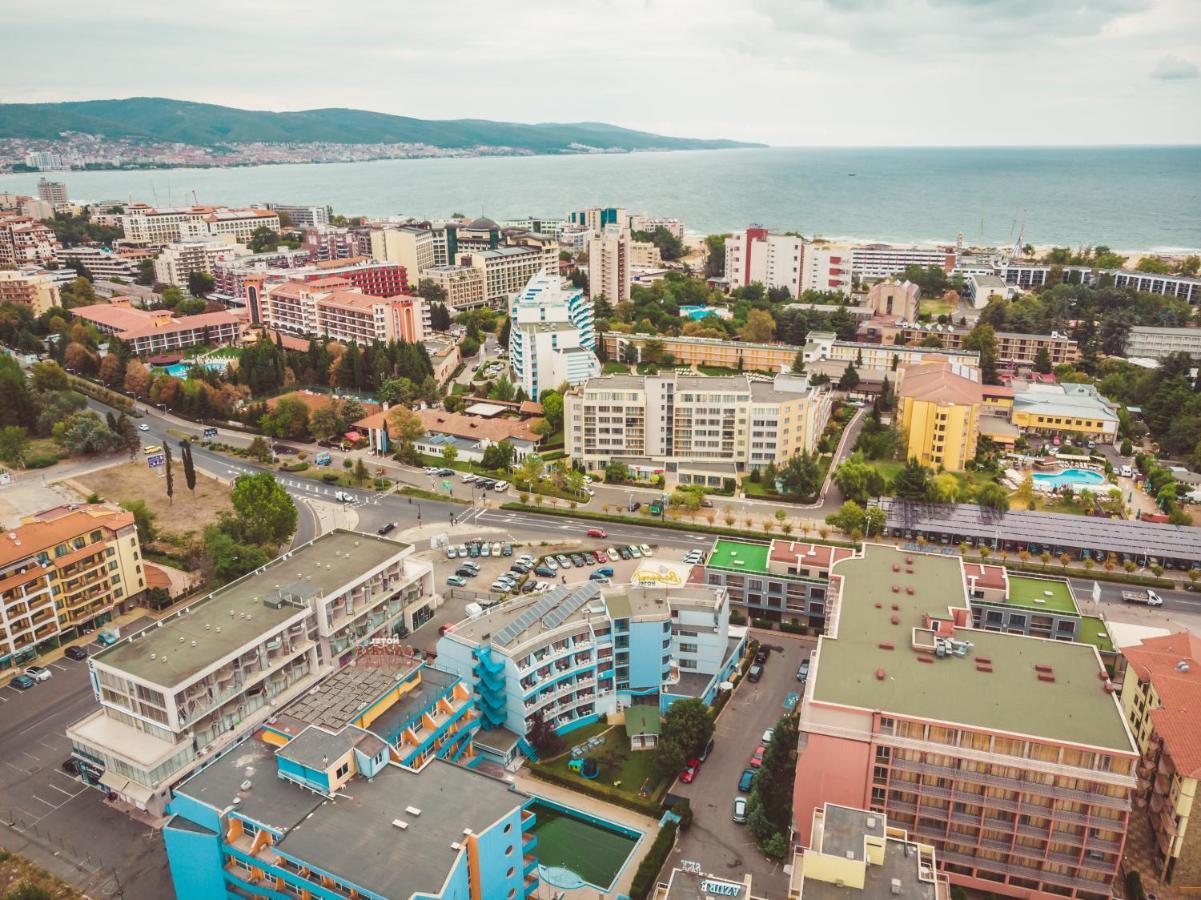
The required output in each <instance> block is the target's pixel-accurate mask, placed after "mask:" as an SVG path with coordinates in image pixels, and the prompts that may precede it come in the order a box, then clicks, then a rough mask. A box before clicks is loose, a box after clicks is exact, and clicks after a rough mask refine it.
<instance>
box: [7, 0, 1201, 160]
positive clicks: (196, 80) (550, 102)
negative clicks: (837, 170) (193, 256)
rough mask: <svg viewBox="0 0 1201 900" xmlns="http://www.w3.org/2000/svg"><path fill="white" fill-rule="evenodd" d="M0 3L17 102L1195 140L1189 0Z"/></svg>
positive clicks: (788, 130) (1054, 140)
mask: <svg viewBox="0 0 1201 900" xmlns="http://www.w3.org/2000/svg"><path fill="white" fill-rule="evenodd" d="M306 7H307V8H306ZM3 8H4V12H3V14H2V15H3V23H4V25H3V30H4V33H5V41H4V52H3V53H0V99H2V100H4V101H8V102H30V101H53V100H83V99H94V98H109V97H129V96H161V97H173V98H178V99H187V100H197V101H206V102H212V103H221V104H226V105H230V106H239V107H249V108H258V109H274V110H295V109H310V108H314V107H323V106H346V107H356V108H361V109H371V110H378V111H381V112H389V113H397V114H404V115H411V116H419V117H422V118H434V119H437V118H459V117H472V118H488V119H503V120H509V121H521V122H539V121H580V120H592V121H604V122H611V123H614V124H619V125H625V126H628V127H631V128H639V129H644V130H647V131H655V132H660V133H664V134H674V135H683V136H689V137H730V138H738V139H744V140H757V141H764V142H767V143H770V144H775V145H800V146H803V145H916V144H934V145H946V144H954V145H958V144H1110V143H1118V144H1122V143H1201V116H1198V115H1197V110H1199V109H1201V77H1199V75H1201V70H1199V66H1201V2H1198V0H733V2H731V0H536V2H534V0H507V2H494V3H483V4H476V5H474V6H472V5H464V4H461V3H420V2H417V0H399V2H397V0H354V2H348V3H347V2H333V3H331V2H329V0H324V2H320V3H311V2H308V0H300V2H299V3H298V2H295V0H289V2H281V0H254V2H247V0H236V2H235V0H204V2H192V3H183V2H180V0H119V2H117V3H104V4H101V3H95V2H91V0H89V2H87V3H84V2H80V0H62V2H58V3H53V4H39V3H23V4H16V3H8V4H4V5H3Z"/></svg>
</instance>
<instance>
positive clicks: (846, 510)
mask: <svg viewBox="0 0 1201 900" xmlns="http://www.w3.org/2000/svg"><path fill="white" fill-rule="evenodd" d="M826 524H828V525H833V526H834V527H835V528H837V529H838V530H839V531H841V532H842V533H843V534H850V533H851V532H852V531H859V532H863V531H864V530H865V528H866V525H867V518H866V516H865V514H864V510H863V507H862V506H860V505H859V504H858V503H856V502H855V501H854V500H847V501H846V502H845V503H843V504H842V506H840V507H839V508H838V512H834V513H830V514H829V515H828V516H826Z"/></svg>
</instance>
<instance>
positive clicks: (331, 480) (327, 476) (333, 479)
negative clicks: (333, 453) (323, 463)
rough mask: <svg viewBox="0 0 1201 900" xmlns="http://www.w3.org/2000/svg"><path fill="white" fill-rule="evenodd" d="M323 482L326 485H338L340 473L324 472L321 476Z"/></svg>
mask: <svg viewBox="0 0 1201 900" xmlns="http://www.w3.org/2000/svg"><path fill="white" fill-rule="evenodd" d="M321 480H322V481H324V482H325V483H326V484H337V483H338V473H337V472H324V473H322V475H321Z"/></svg>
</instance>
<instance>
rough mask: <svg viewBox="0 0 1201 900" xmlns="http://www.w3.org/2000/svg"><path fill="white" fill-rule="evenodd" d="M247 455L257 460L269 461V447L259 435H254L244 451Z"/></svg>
mask: <svg viewBox="0 0 1201 900" xmlns="http://www.w3.org/2000/svg"><path fill="white" fill-rule="evenodd" d="M246 453H247V455H248V456H249V457H250V458H251V459H254V460H258V461H259V462H263V463H265V462H271V447H270V446H268V444H267V442H266V441H265V440H263V439H262V438H261V437H259V436H257V435H256V436H255V438H254V440H253V441H251V442H250V446H249V447H248V448H247V451H246Z"/></svg>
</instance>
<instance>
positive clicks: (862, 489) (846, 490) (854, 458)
mask: <svg viewBox="0 0 1201 900" xmlns="http://www.w3.org/2000/svg"><path fill="white" fill-rule="evenodd" d="M834 483H835V484H836V485H838V490H840V491H841V492H842V495H843V497H845V498H846V499H848V500H854V501H855V502H856V503H859V504H864V503H867V501H868V500H869V499H870V498H872V497H879V496H880V495H881V494H883V493H884V491H885V490H886V488H887V483H886V482H885V480H884V476H883V475H881V474H880V472H879V471H877V469H876V467H875V466H873V465H871V464H869V463H868V462H866V461H865V460H864V458H863V454H862V453H860V452H859V451H855V452H854V453H852V454H851V457H850V459H848V460H847V461H846V462H844V463H843V464H842V465H841V466H839V467H838V469H837V470H836V471H835V472H834Z"/></svg>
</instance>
